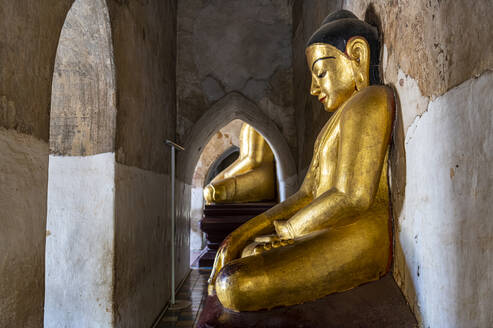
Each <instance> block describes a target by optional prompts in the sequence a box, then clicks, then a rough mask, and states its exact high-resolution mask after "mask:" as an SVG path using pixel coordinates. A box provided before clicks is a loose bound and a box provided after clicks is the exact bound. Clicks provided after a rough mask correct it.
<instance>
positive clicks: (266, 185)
mask: <svg viewBox="0 0 493 328" xmlns="http://www.w3.org/2000/svg"><path fill="white" fill-rule="evenodd" d="M275 179H276V173H275V167H274V154H273V153H272V150H271V149H270V147H269V144H268V143H267V142H266V141H265V139H264V138H263V137H262V136H261V135H260V134H259V133H258V132H257V131H255V129H254V128H252V127H251V126H250V125H248V124H246V123H243V125H242V126H241V131H240V156H239V158H238V159H237V160H236V161H235V162H234V163H232V164H231V165H230V166H228V167H227V168H226V169H224V170H223V171H222V172H221V173H219V174H218V175H217V176H216V177H214V179H213V180H212V181H211V183H210V184H208V185H207V186H206V187H205V188H204V198H205V201H206V203H207V204H211V203H245V202H257V201H262V200H273V199H274V198H275V195H276V182H275Z"/></svg>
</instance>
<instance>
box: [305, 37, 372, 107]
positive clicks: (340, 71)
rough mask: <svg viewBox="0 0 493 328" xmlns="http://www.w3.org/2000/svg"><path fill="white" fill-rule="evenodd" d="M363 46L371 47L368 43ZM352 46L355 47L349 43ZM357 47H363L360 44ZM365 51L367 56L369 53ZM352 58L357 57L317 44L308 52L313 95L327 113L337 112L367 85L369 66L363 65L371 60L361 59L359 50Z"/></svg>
mask: <svg viewBox="0 0 493 328" xmlns="http://www.w3.org/2000/svg"><path fill="white" fill-rule="evenodd" d="M364 45H366V46H367V45H368V44H367V43H366V41H365V44H364ZM349 46H354V45H351V42H349V43H348V47H349ZM357 46H358V47H360V46H361V44H358V45H357ZM348 50H350V49H348ZM353 50H354V49H353ZM365 50H366V53H368V50H369V49H368V48H366V49H365ZM363 52H364V51H363ZM350 54H356V57H355V56H351V55H348V54H346V53H343V52H342V51H340V50H339V49H337V48H336V47H334V46H332V45H329V44H325V43H315V44H313V45H311V46H309V47H308V48H307V50H306V56H307V61H308V66H309V68H310V71H311V73H312V84H311V88H310V93H311V94H312V95H313V96H316V97H318V100H319V101H320V102H321V103H322V104H323V105H324V108H325V110H326V111H329V112H332V111H335V110H337V108H339V106H341V105H342V104H343V103H344V102H345V101H346V100H347V99H349V97H351V95H352V94H353V93H354V92H355V91H357V90H359V89H361V88H363V87H364V86H367V85H368V68H369V66H368V65H367V64H368V63H364V61H368V59H369V58H367V57H368V56H366V57H365V56H363V57H365V58H362V56H361V55H362V52H361V51H360V49H358V51H356V52H350ZM363 55H364V54H363ZM362 64H363V66H364V67H362ZM365 68H366V73H365Z"/></svg>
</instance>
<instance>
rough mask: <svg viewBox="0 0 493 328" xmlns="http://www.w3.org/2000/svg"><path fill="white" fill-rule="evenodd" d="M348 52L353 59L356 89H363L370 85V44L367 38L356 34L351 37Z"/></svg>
mask: <svg viewBox="0 0 493 328" xmlns="http://www.w3.org/2000/svg"><path fill="white" fill-rule="evenodd" d="M346 53H347V55H348V56H349V59H351V65H352V67H353V73H354V78H355V81H356V89H358V90H361V89H363V88H365V87H367V86H369V85H370V79H369V75H370V73H369V72H370V45H369V44H368V41H366V39H365V38H363V37H361V36H356V37H353V38H351V39H349V42H348V43H347V45H346Z"/></svg>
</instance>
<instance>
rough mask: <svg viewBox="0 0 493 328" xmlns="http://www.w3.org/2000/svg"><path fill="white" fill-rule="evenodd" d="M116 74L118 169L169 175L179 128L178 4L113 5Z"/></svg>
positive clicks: (132, 0)
mask: <svg viewBox="0 0 493 328" xmlns="http://www.w3.org/2000/svg"><path fill="white" fill-rule="evenodd" d="M108 6H109V10H110V18H111V26H112V35H113V47H114V53H115V65H116V71H117V90H118V93H117V104H118V115H117V136H116V139H117V140H116V150H117V161H118V162H119V163H122V164H125V165H128V166H135V167H138V168H141V169H145V170H150V171H153V172H157V173H165V174H167V173H169V172H168V170H169V161H170V160H169V158H170V156H169V154H170V152H169V148H168V147H166V146H164V145H163V142H164V141H165V140H166V139H174V138H175V126H176V117H175V116H176V99H175V98H176V88H175V81H176V76H175V75H176V0H170V1H162V0H149V1H138V0H130V1H116V0H113V1H108Z"/></svg>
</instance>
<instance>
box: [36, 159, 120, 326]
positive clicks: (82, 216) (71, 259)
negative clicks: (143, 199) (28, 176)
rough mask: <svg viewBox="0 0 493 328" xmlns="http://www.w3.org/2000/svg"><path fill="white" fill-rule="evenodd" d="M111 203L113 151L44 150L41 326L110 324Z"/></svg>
mask: <svg viewBox="0 0 493 328" xmlns="http://www.w3.org/2000/svg"><path fill="white" fill-rule="evenodd" d="M114 204H115V154H114V153H106V154H98V155H93V156H86V157H79V156H72V157H64V156H53V155H50V164H49V172H48V216H47V228H46V229H47V235H48V236H47V238H46V254H48V256H47V257H46V294H45V317H44V326H45V327H73V328H77V327H81V328H82V327H111V326H112V325H113V321H114V319H113V297H112V294H113V261H114V224H115V222H114V218H115V213H114V212H115V209H114ZM89 314H90V315H89Z"/></svg>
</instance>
